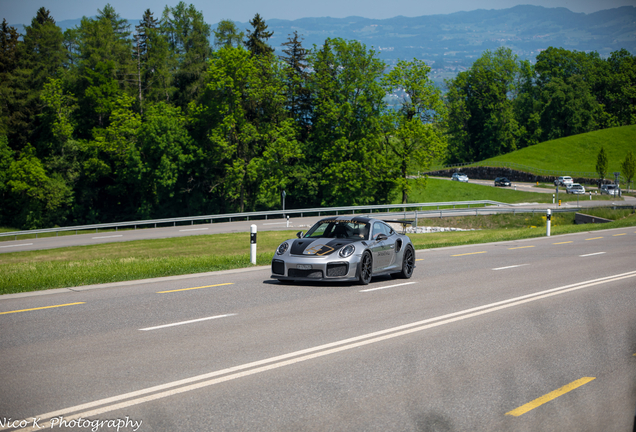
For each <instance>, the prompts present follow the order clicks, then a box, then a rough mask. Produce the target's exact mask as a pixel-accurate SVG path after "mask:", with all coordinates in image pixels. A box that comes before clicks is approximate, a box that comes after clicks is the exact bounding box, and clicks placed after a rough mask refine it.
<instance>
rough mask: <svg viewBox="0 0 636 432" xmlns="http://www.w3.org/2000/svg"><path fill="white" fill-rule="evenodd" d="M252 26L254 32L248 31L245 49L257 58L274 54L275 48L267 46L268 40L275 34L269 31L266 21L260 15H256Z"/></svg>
mask: <svg viewBox="0 0 636 432" xmlns="http://www.w3.org/2000/svg"><path fill="white" fill-rule="evenodd" d="M250 24H251V25H252V30H249V29H248V30H247V39H246V40H245V47H246V48H247V49H248V50H249V52H251V53H252V55H255V56H260V55H267V54H272V53H273V52H274V48H272V47H270V46H269V45H268V44H267V40H268V39H269V38H271V37H272V36H273V35H274V32H272V31H270V32H268V31H267V25H266V24H265V20H264V19H263V18H261V16H260V15H259V14H256V15H254V18H252V19H251V20H250Z"/></svg>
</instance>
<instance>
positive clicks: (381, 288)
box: [360, 282, 415, 292]
mask: <svg viewBox="0 0 636 432" xmlns="http://www.w3.org/2000/svg"><path fill="white" fill-rule="evenodd" d="M414 283H415V282H405V283H401V284H397V285H389V286H383V287H378V288H369V289H365V290H361V291H360V292H369V291H377V290H383V289H387V288H394V287H398V286H402V285H412V284H414Z"/></svg>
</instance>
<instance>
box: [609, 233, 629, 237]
mask: <svg viewBox="0 0 636 432" xmlns="http://www.w3.org/2000/svg"><path fill="white" fill-rule="evenodd" d="M621 235H627V233H623V234H614V235H613V236H612V237H616V236H621Z"/></svg>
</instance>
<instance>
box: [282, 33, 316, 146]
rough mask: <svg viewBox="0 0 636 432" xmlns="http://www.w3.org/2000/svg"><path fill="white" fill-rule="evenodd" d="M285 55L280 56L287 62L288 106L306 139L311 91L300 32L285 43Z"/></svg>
mask: <svg viewBox="0 0 636 432" xmlns="http://www.w3.org/2000/svg"><path fill="white" fill-rule="evenodd" d="M283 46H284V47H285V48H284V49H283V53H284V55H282V56H281V57H280V58H281V60H282V61H283V62H284V63H285V65H286V67H285V84H286V90H287V107H288V109H289V114H290V116H291V117H292V118H293V119H294V121H295V122H296V124H297V125H298V127H299V128H300V133H301V139H302V140H305V139H306V138H307V134H308V133H309V127H310V124H311V123H310V122H311V91H310V90H309V72H308V63H307V54H308V53H307V50H306V49H305V48H303V46H302V38H300V37H299V36H298V32H297V31H295V32H294V36H293V37H291V36H290V37H289V38H288V39H287V41H286V42H284V43H283Z"/></svg>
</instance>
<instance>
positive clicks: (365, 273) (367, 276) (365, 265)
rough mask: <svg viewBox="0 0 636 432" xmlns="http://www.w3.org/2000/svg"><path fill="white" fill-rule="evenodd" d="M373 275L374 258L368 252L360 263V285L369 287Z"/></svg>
mask: <svg viewBox="0 0 636 432" xmlns="http://www.w3.org/2000/svg"><path fill="white" fill-rule="evenodd" d="M372 274H373V258H372V257H371V253H370V252H369V251H366V252H365V253H364V255H362V261H361V262H360V280H359V281H360V285H369V282H371V275H372Z"/></svg>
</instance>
